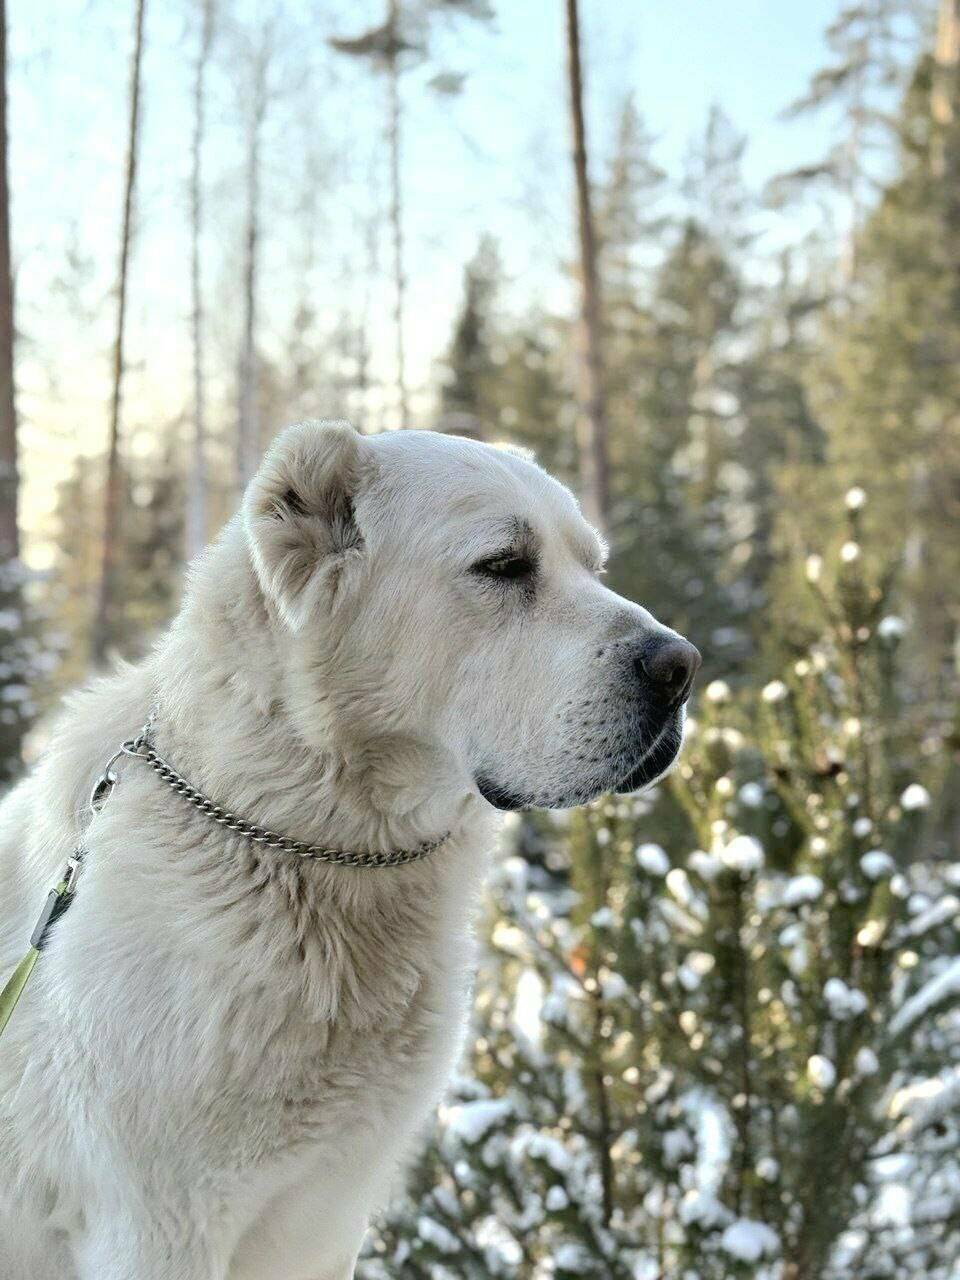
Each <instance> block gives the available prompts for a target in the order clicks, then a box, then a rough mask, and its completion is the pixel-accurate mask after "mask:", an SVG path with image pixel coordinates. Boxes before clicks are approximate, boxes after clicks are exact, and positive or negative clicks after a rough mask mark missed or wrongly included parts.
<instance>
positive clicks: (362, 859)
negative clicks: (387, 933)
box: [118, 712, 450, 869]
mask: <svg viewBox="0 0 960 1280" xmlns="http://www.w3.org/2000/svg"><path fill="white" fill-rule="evenodd" d="M154 718H155V712H153V713H152V714H151V717H150V719H149V720H148V722H147V724H146V725H145V726H144V728H143V729H142V730H141V731H140V733H139V734H138V735H137V737H136V738H130V739H129V740H128V741H127V742H125V743H124V744H123V746H122V747H121V748H120V752H122V753H123V754H124V755H128V756H134V757H136V758H137V759H138V760H145V761H146V762H147V764H149V765H150V767H151V769H153V771H154V772H155V773H156V774H157V775H158V777H160V778H161V779H162V780H163V781H164V782H165V783H166V784H167V786H168V787H169V788H170V789H171V791H175V792H176V793H177V795H179V796H182V797H183V799H184V800H186V802H187V803H188V804H190V805H192V806H193V807H194V808H195V809H196V810H197V811H198V812H199V813H202V814H204V815H205V816H206V817H208V818H210V819H211V820H212V821H213V822H216V823H217V824H218V825H219V826H221V827H225V828H226V829H227V830H228V831H235V832H236V833H237V835H241V836H244V837H245V838H246V839H247V840H251V841H253V843H254V844H260V845H263V846H264V847H265V848H267V849H280V850H281V851H282V852H283V853H293V854H296V855H297V856H298V857H300V858H304V859H306V860H310V861H313V862H327V863H330V864H331V865H332V866H336V867H356V868H358V869H360V868H366V867H402V866H404V865H406V864H407V863H409V862H420V861H421V860H422V859H423V858H426V857H429V855H430V854H431V853H433V852H435V851H436V850H437V849H439V848H440V846H441V845H442V844H444V843H446V841H447V840H448V839H449V837H450V833H449V831H448V832H446V833H445V834H444V835H442V836H440V837H439V838H438V839H436V840H428V841H426V842H425V843H424V844H420V845H417V846H416V848H414V849H395V850H393V851H392V852H391V853H352V852H349V851H347V850H344V849H328V848H326V847H325V846H324V845H318V844H308V843H307V842H306V841H304V840H294V839H293V838H292V837H291V836H285V835H281V834H280V832H278V831H271V830H270V829H269V828H268V827H258V826H257V825H256V823H254V822H247V821H246V820H245V819H243V818H240V817H238V816H237V814H235V813H231V812H230V810H229V809H224V808H223V806H222V805H219V804H216V803H215V802H214V801H213V800H211V799H210V798H209V796H205V795H204V794H203V792H202V791H198V790H197V788H196V787H194V786H193V785H192V784H191V783H189V782H188V781H187V779H186V778H185V777H184V776H183V774H181V773H178V772H177V770H176V769H175V768H174V767H173V765H172V764H170V763H169V762H168V761H166V760H164V758H163V757H162V756H161V755H160V754H159V753H158V752H157V751H155V750H154V748H153V747H152V746H151V745H150V743H149V741H148V738H147V735H148V733H149V731H150V728H151V727H152V724H153V719H154ZM120 752H118V755H119V754H120Z"/></svg>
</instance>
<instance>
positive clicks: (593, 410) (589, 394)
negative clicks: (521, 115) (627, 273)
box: [566, 0, 610, 529]
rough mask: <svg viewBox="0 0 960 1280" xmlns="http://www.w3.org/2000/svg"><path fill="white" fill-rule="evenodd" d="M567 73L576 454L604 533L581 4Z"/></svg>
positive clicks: (603, 422) (573, 15) (604, 469)
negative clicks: (573, 194) (575, 246)
mask: <svg viewBox="0 0 960 1280" xmlns="http://www.w3.org/2000/svg"><path fill="white" fill-rule="evenodd" d="M566 14H567V72H568V77H569V88H570V123H571V130H572V138H573V172H574V177H575V180H576V188H577V231H578V239H579V250H580V323H579V330H580V334H579V338H580V352H579V356H580V359H579V366H580V367H579V380H578V381H579V394H578V398H579V402H580V403H579V410H580V412H579V414H578V418H577V452H578V457H579V465H580V490H581V501H582V504H583V511H584V515H585V516H586V517H587V519H588V520H590V521H592V522H593V523H594V524H595V525H597V527H598V528H600V529H606V527H607V524H608V520H609V514H610V513H609V506H610V481H609V466H608V461H607V416H606V403H605V398H604V386H603V357H602V344H601V332H600V316H601V309H600V282H599V277H598V274H597V243H596V234H595V232H594V225H593V210H592V208H591V200H590V180H589V177H588V173H587V138H586V126H585V124H584V119H583V71H582V68H581V64H580V17H579V13H578V9H577V0H566Z"/></svg>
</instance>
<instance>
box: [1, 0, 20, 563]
mask: <svg viewBox="0 0 960 1280" xmlns="http://www.w3.org/2000/svg"><path fill="white" fill-rule="evenodd" d="M0 76H2V84H0V565H6V564H7V563H8V562H9V561H11V560H16V558H17V556H18V555H19V554H20V533H19V525H18V523H17V498H18V491H19V473H18V468H17V406H16V395H15V389H14V379H13V340H14V319H13V314H14V313H13V268H12V265H11V255H10V187H9V183H8V179H7V170H8V161H7V6H6V0H0Z"/></svg>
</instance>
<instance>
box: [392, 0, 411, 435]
mask: <svg viewBox="0 0 960 1280" xmlns="http://www.w3.org/2000/svg"><path fill="white" fill-rule="evenodd" d="M399 21H400V8H399V0H390V11H389V16H388V22H389V25H390V30H391V32H392V34H393V36H394V47H393V50H392V52H391V53H390V55H389V57H388V59H387V85H388V94H389V118H388V122H387V137H388V141H389V144H390V228H391V231H392V233H393V287H394V302H393V322H394V332H395V337H396V363H397V369H396V375H397V413H398V414H399V417H400V426H401V427H409V426H410V418H409V405H408V403H407V368H406V363H407V362H406V351H405V347H404V332H403V329H404V295H405V293H406V286H407V281H406V277H405V275H404V267H403V191H402V187H401V181H400V141H401V139H400V126H401V115H400V65H399V62H400V53H399V49H398V48H397V45H398V40H397V35H398V29H399Z"/></svg>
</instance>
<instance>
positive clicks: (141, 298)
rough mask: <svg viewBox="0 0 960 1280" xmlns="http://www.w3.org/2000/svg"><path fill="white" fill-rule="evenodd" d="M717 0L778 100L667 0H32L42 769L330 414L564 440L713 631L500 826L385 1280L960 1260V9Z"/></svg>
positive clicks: (565, 473) (22, 593)
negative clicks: (201, 561)
mask: <svg viewBox="0 0 960 1280" xmlns="http://www.w3.org/2000/svg"><path fill="white" fill-rule="evenodd" d="M686 7H687V8H691V9H692V10H693V11H696V12H697V13H698V14H699V15H700V16H699V18H698V19H697V21H698V22H699V23H700V24H701V25H705V26H706V27H707V28H708V35H709V39H710V40H711V41H713V42H714V44H715V46H716V50H717V58H718V59H719V60H721V61H722V60H723V59H724V58H725V57H726V56H727V55H729V57H730V58H731V59H733V58H734V57H735V55H736V50H735V49H734V47H733V38H732V37H730V36H729V33H725V31H724V23H725V22H726V21H727V19H726V17H725V16H724V12H723V11H724V10H725V9H729V11H730V15H731V16H730V22H733V21H734V19H735V18H736V16H737V15H738V14H739V18H737V20H738V21H740V22H741V26H743V25H744V24H748V25H749V26H750V27H751V28H752V29H753V30H754V35H755V39H756V41H757V46H756V47H759V48H763V47H765V46H768V47H769V49H770V57H771V59H780V60H781V61H780V62H778V63H777V65H778V66H780V65H781V64H782V65H787V64H789V65H790V66H794V64H795V75H794V80H793V81H792V82H791V81H789V78H788V77H786V76H785V77H784V79H783V95H782V97H780V98H779V99H777V100H775V99H774V97H770V102H769V110H767V109H766V107H764V108H763V115H762V119H763V120H765V121H766V123H765V124H762V127H761V126H757V124H756V121H757V119H760V118H761V117H760V115H758V116H755V117H754V118H753V121H752V123H751V131H749V132H748V131H746V130H744V129H743V127H742V125H741V124H740V123H739V122H738V119H737V114H736V111H735V110H734V108H733V107H732V106H731V105H730V104H728V103H727V102H725V101H722V100H719V99H714V98H711V99H709V100H707V99H705V100H704V101H703V102H702V104H701V103H700V102H699V99H697V100H696V101H697V104H698V105H697V110H698V112H699V119H698V123H697V125H696V128H695V129H693V130H691V131H689V133H688V134H687V136H685V137H684V138H682V139H681V140H680V141H679V142H676V141H675V140H674V138H673V135H672V134H671V133H669V131H667V132H665V129H664V128H663V127H661V124H660V122H661V121H666V120H669V118H670V110H668V109H667V107H665V105H664V104H663V103H662V102H656V101H651V100H650V97H649V90H648V86H647V83H645V82H644V79H643V78H642V77H640V76H638V75H636V74H634V73H633V72H632V71H631V67H632V65H633V63H632V60H631V59H632V54H631V45H630V40H631V38H632V36H631V31H632V28H633V26H634V25H635V24H637V25H638V29H639V30H640V35H639V37H637V38H638V39H639V40H641V41H646V42H648V43H650V42H653V43H654V44H655V45H657V46H659V47H660V48H661V49H663V50H665V52H664V55H663V59H662V60H663V61H665V62H666V64H668V67H669V68H670V70H669V71H668V72H666V73H665V74H667V75H675V76H676V77H677V80H678V88H677V95H678V98H679V97H681V96H682V97H684V98H686V97H687V96H688V94H687V90H686V88H685V86H686V85H687V80H689V81H690V86H691V87H690V88H689V93H690V94H693V93H694V89H693V87H692V84H693V80H694V79H695V78H696V77H695V74H694V73H695V71H696V67H694V66H693V64H692V63H691V64H689V65H688V64H687V63H685V62H684V61H683V57H682V54H683V50H682V49H678V48H671V44H670V42H671V40H673V39H674V38H675V37H676V27H675V22H678V21H680V19H678V18H676V15H675V13H674V9H675V6H672V5H669V4H667V3H666V2H665V0H650V3H647V4H644V5H641V4H640V3H639V0H633V2H632V3H625V4H622V5H619V6H611V5H605V4H604V3H603V0H512V2H511V3H509V4H508V0H369V2H367V0H363V2H361V3H351V4H347V3H345V2H344V0H299V2H298V0H288V2H287V3H284V2H283V0H175V2H173V3H169V2H168V3H166V4H164V5H160V4H158V3H155V0H66V2H61V3H57V4H54V3H53V2H52V0H44V2H43V3H35V4H27V3H26V0H10V2H9V3H4V0H0V74H2V91H0V112H2V115H0V595H2V599H0V770H2V772H3V775H4V778H5V779H6V780H11V779H14V778H16V777H17V776H18V774H19V772H20V771H21V770H22V768H23V767H24V765H25V764H29V762H30V761H31V760H33V759H34V758H36V756H37V754H38V753H39V752H40V751H42V750H43V748H44V745H45V743H46V741H47V740H48V724H49V716H50V714H51V712H52V710H53V709H54V708H55V707H56V705H57V703H58V701H59V699H60V698H61V697H62V695H63V694H64V693H65V692H66V691H67V690H69V689H70V688H72V687H74V686H75V685H76V684H77V683H78V682H80V681H82V680H83V679H84V678H85V677H86V676H87V675H88V674H89V673H90V672H92V671H96V670H98V669H102V668H104V667H105V666H108V665H109V664H111V663H114V662H115V661H117V660H118V659H119V658H124V657H127V658H135V657H137V656H138V655H140V654H142V653H143V652H144V651H145V649H146V648H147V646H149V644H150V642H151V639H152V638H153V637H154V636H155V635H156V633H157V631H158V630H159V629H160V628H161V627H162V626H163V625H164V624H165V623H166V621H167V620H168V619H169V618H170V617H171V616H172V614H173V612H174V611H175V609H176V607H177V602H178V599H179V594H180V591H181V587H182V583H183V577H184V572H185V568H186V566H187V565H188V563H189V561H190V559H191V557H192V556H193V555H194V554H196V553H197V552H198V551H199V550H200V549H201V548H202V547H203V545H204V544H205V543H206V542H207V541H208V540H209V539H210V538H211V537H213V536H214V535H215V534H216V532H217V530H218V528H219V527H220V526H221V524H222V523H223V522H224V520H225V519H226V518H227V517H228V516H229V515H230V513H231V511H232V510H233V508H234V506H235V505H236V502H237V500H238V495H239V493H240V492H241V490H242V488H243V485H244V484H245V482H246V480H247V479H249V477H250V475H251V474H252V472H253V470H254V469H255V468H256V465H257V462H258V459H259V457H260V455H261V453H262V451H263V449H264V448H265V446H266V445H267V443H268V442H269V441H270V439H271V437H272V436H273V435H274V434H275V432H276V431H277V430H279V429H280V427H282V426H283V425H285V424H286V423H289V422H292V421H297V420H300V419H304V418H317V417H322V418H348V419H350V420H351V421H352V422H354V424H355V425H357V426H358V427H359V428H360V429H361V430H364V431H377V430H389V429H403V428H406V427H411V426H412V427H419V428H427V429H430V430H436V431H446V432H452V433H456V434H462V435H469V436H473V437H476V438H479V439H484V440H489V441H510V442H512V443H515V444H519V445H522V446H525V447H527V448H529V449H530V450H532V451H533V453H534V454H535V455H536V457H537V458H538V459H539V460H540V461H541V462H542V463H543V465H544V466H546V467H547V468H548V469H549V470H551V471H552V472H554V473H555V474H556V475H558V476H559V477H560V478H561V479H563V480H564V481H566V482H567V483H569V484H570V485H571V486H572V487H573V488H574V489H575V490H576V492H577V493H578V495H579V496H580V499H581V503H582V506H583V509H584V511H585V513H586V514H587V515H588V516H589V518H590V519H591V520H593V521H594V522H595V523H596V524H597V525H598V526H599V527H600V528H601V529H602V530H603V532H604V534H605V536H606V538H607V540H608V541H609V544H610V549H611V559H610V568H609V584H610V585H611V586H612V587H614V588H615V589H616V590H618V591H620V592H622V593H623V594H624V595H627V596H629V597H631V598H632V599H635V600H638V601H640V602H641V603H642V604H644V605H645V606H646V607H648V608H649V609H650V610H651V611H652V612H653V613H655V614H656V615H657V616H658V617H659V618H660V619H661V620H663V621H664V622H666V623H668V624H669V625H671V626H674V627H676V628H677V629H678V630H679V631H681V632H682V633H683V634H684V635H686V636H689V637H690V638H691V639H692V640H693V641H694V642H695V643H696V644H697V645H698V647H699V648H700V649H701V650H702V652H703V654H704V672H703V677H702V679H701V681H700V683H699V687H698V690H697V692H696V694H695V696H694V700H693V702H692V704H691V707H690V712H689V715H688V720H687V727H686V737H685V745H684V750H683V752H682V755H681V758H680V763H679V765H678V767H677V768H676V769H675V771H674V772H673V774H672V775H671V776H670V777H669V778H668V779H666V780H665V781H664V782H662V783H661V784H660V785H659V786H658V787H657V788H655V789H654V790H652V791H649V792H646V793H643V794H638V795H634V796H621V797H613V798H608V799H605V800H603V801H600V802H597V803H596V804H594V805H592V806H590V807H588V808H585V809H578V810H572V811H562V812H556V813H535V812H531V813H528V814H523V815H513V816H512V817H511V819H510V824H509V826H508V828H507V831H506V833H505V837H504V847H503V849H502V852H501V855H500V856H499V858H498V859H497V862H496V866H495V873H494V878H493V882H492V884H491V886H490V889H489V892H488V894H487V898H486V901H485V907H484V913H483V916H482V918H481V919H480V920H479V921H478V922H477V927H478V930H479V932H480V936H481V939H482V943H483V946H482V963H481V966H480V970H479V972H478V974H477V978H476V988H475V993H474V1007H475V1011H474V1018H473V1029H472V1034H471V1037H470V1040H469V1043H468V1045H467V1046H466V1052H465V1056H464V1058H463V1061H462V1064H461V1067H460V1070H459V1072H458V1075H457V1077H456V1079H455V1081H454V1082H453V1084H452V1086H451V1088H450V1090H449V1091H448V1095H447V1097H446V1098H445V1100H444V1102H443V1104H442V1105H441V1107H440V1108H439V1111H438V1113H437V1116H436V1120H435V1123H434V1125H433V1127H432V1129H431V1130H430V1131H429V1132H427V1133H425V1134H424V1135H423V1143H422V1147H421V1150H420V1153H419V1155H418V1157H417V1160H416V1162H415V1165H414V1166H413V1168H412V1169H411V1171H410V1174H409V1176H408V1178H407V1181H406V1185H405V1186H399V1187H397V1189H396V1195H395V1198H394V1200H393V1202H392V1203H391V1205H390V1207H389V1209H388V1210H387V1211H386V1212H385V1213H384V1214H382V1215H381V1216H380V1217H379V1218H378V1220H377V1221H376V1222H375V1224H374V1225H373V1227H372V1228H371V1230H370V1232H369V1235H368V1239H367V1242H366V1246H365V1251H364V1255H363V1257H362V1259H361V1262H360V1264H359V1270H358V1276H359V1277H360V1280H488V1278H491V1277H492V1278H494V1280H578V1278H587V1280H738V1278H741V1277H744V1278H745V1277H756V1278H758V1280H841V1278H842V1280H888V1278H889V1280H958V1278H960V862H958V860H957V857H956V854H957V851H958V850H960V698H958V692H960V0H822V3H819V2H818V4H816V5H812V6H810V8H811V9H812V10H816V11H817V13H818V14H819V13H820V11H821V10H822V17H823V21H822V22H819V23H818V29H817V31H816V36H815V39H814V38H813V37H811V38H810V40H809V41H807V42H801V41H799V40H798V42H797V46H796V49H795V50H794V49H793V48H792V47H791V43H790V33H789V31H787V29H786V26H785V25H784V26H781V25H780V24H786V23H787V17H786V10H788V9H793V8H794V6H791V5H755V4H747V3H743V2H741V0H736V3H732V4H731V5H730V6H712V5H711V6H707V5H697V4H693V5H692V6H686ZM676 8H685V6H676ZM796 8H797V9H798V10H799V9H803V8H805V6H796ZM614 10H617V11H619V12H618V14H615V13H614V12H613V11H614ZM632 10H635V13H631V11H632ZM777 10H783V11H784V12H782V13H779V14H778V13H777ZM797 21H799V18H797ZM725 41H728V43H726V44H725ZM548 64H549V65H548ZM534 66H535V67H536V68H538V70H537V73H536V74H537V76H539V79H536V77H535V76H534V71H533V68H534ZM753 74H754V72H753V71H750V70H748V68H747V66H746V64H744V67H743V75H744V78H745V83H746V84H747V88H749V81H750V77H751V76H752V75H753ZM755 74H756V75H757V77H758V80H759V81H762V82H763V84H764V85H765V86H766V88H765V89H764V90H763V92H764V93H765V94H767V95H768V96H769V95H770V94H774V95H775V94H776V93H777V92H778V88H779V86H778V84H777V83H776V82H774V83H773V84H772V87H771V76H764V73H763V69H762V68H761V67H759V66H758V67H756V69H755ZM684 76H686V77H687V80H684ZM772 78H773V79H774V81H775V79H776V77H775V76H774V77H772ZM791 84H792V85H793V88H794V89H795V91H793V92H792V91H791ZM538 85H539V86H540V88H537V87H536V86H538ZM757 92H758V93H760V89H759V88H758V90H757ZM512 95H513V96H512ZM744 100H745V99H740V101H741V104H742V102H743V101H744ZM763 101H764V102H766V101H767V99H766V97H764V99H763ZM701 107H702V109H701ZM677 110H678V111H680V106H679V105H678V106H677ZM654 120H656V122H657V123H656V124H654V123H653V121H654ZM797 139H801V140H802V145H801V142H798V141H797ZM758 150H759V151H760V152H761V154H762V155H763V157H765V159H764V161H763V164H760V163H759V162H758V161H754V160H753V159H752V157H754V155H755V154H756V153H757V151H758ZM504 175H506V178H504Z"/></svg>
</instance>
